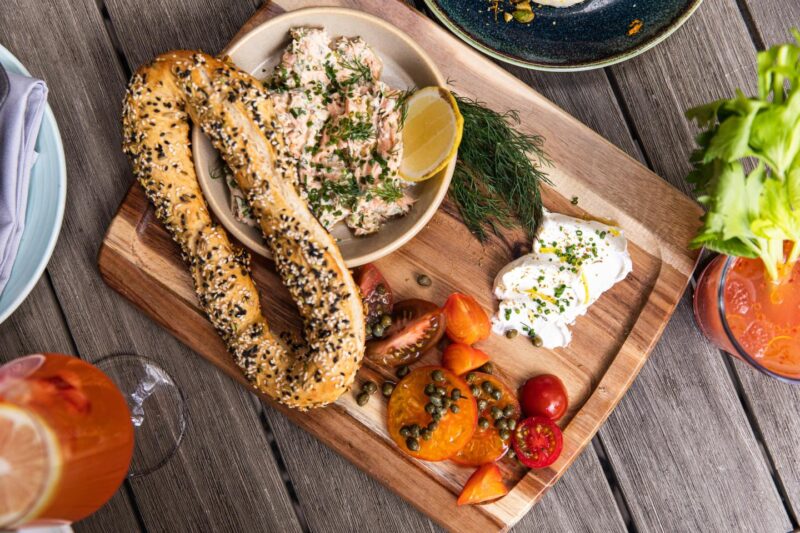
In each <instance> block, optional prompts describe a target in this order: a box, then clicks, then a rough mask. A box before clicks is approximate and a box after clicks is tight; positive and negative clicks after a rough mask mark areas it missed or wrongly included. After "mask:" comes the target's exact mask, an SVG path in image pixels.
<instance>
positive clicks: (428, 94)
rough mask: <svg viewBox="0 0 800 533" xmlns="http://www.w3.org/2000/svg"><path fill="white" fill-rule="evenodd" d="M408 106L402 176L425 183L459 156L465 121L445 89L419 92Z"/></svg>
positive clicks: (451, 96)
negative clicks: (457, 154)
mask: <svg viewBox="0 0 800 533" xmlns="http://www.w3.org/2000/svg"><path fill="white" fill-rule="evenodd" d="M406 105H407V108H406V119H405V123H404V125H403V160H402V161H401V162H400V176H402V178H403V179H405V180H408V181H424V180H426V179H428V178H431V177H433V176H434V175H435V174H436V173H437V172H439V171H440V170H442V169H443V168H444V167H446V166H447V165H448V164H449V163H450V161H452V160H453V158H454V157H455V156H456V153H457V152H458V145H459V144H460V143H461V133H462V130H463V129H464V119H463V118H462V116H461V113H459V111H458V104H456V100H455V98H453V95H452V94H450V91H448V90H447V89H445V88H444V87H426V88H424V89H420V90H419V91H417V92H415V93H414V94H413V95H411V97H410V98H409V99H408V102H407V104H406Z"/></svg>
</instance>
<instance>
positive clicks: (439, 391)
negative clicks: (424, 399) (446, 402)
mask: <svg viewBox="0 0 800 533" xmlns="http://www.w3.org/2000/svg"><path fill="white" fill-rule="evenodd" d="M436 395H437V396H441V397H442V398H444V397H445V396H447V389H445V388H444V387H436Z"/></svg>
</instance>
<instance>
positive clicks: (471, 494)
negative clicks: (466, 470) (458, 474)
mask: <svg viewBox="0 0 800 533" xmlns="http://www.w3.org/2000/svg"><path fill="white" fill-rule="evenodd" d="M506 494H508V488H507V487H506V484H505V483H503V474H502V473H501V472H500V468H499V467H498V466H497V465H496V464H495V463H488V464H485V465H483V466H482V467H480V468H479V469H477V470H476V471H475V473H473V474H472V475H471V476H470V477H469V479H468V480H467V483H466V484H465V485H464V488H463V489H462V490H461V494H460V495H459V496H458V505H473V504H476V503H484V502H488V501H491V500H496V499H498V498H502V497H503V496H505V495H506Z"/></svg>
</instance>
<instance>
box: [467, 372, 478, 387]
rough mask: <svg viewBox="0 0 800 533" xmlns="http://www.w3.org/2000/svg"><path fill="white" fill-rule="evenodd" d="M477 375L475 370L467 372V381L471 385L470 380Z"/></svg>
mask: <svg viewBox="0 0 800 533" xmlns="http://www.w3.org/2000/svg"><path fill="white" fill-rule="evenodd" d="M477 377H478V376H476V375H475V372H467V383H469V384H470V385H471V384H472V382H473V381H475V378H477Z"/></svg>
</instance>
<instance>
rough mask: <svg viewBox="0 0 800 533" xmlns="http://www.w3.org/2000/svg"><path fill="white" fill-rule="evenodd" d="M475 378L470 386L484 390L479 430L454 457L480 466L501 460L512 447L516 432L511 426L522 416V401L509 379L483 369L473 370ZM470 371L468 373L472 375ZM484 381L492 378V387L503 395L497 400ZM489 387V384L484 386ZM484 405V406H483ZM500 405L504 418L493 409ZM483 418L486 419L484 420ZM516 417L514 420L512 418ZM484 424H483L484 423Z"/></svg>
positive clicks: (479, 400) (479, 403) (461, 462)
mask: <svg viewBox="0 0 800 533" xmlns="http://www.w3.org/2000/svg"><path fill="white" fill-rule="evenodd" d="M470 374H471V375H472V377H473V379H472V382H471V383H467V384H468V385H470V386H473V385H474V386H475V387H477V388H478V390H480V394H478V396H476V397H475V400H476V401H477V402H478V410H479V412H478V422H479V423H478V428H477V429H476V430H475V434H474V435H473V436H472V439H470V441H469V442H468V443H467V445H466V446H464V447H463V448H461V450H460V451H459V452H458V453H457V454H455V455H454V456H453V461H455V462H457V463H459V464H462V465H471V466H479V465H482V464H485V463H490V462H492V461H497V460H498V459H500V458H502V457H503V456H504V455H505V454H506V452H507V451H508V447H509V439H508V437H509V436H510V435H511V433H513V428H512V427H509V423H510V424H511V425H512V426H514V427H516V424H517V420H518V419H519V414H520V412H519V404H518V403H517V398H516V396H515V394H514V392H513V391H512V390H511V389H509V388H508V387H507V386H506V385H505V383H503V382H502V381H500V380H499V379H498V378H497V377H496V376H493V375H491V374H484V373H482V372H470ZM470 374H468V375H470ZM484 382H489V383H490V384H491V386H492V389H495V390H498V391H500V399H499V400H496V399H495V397H494V396H493V395H492V393H490V392H487V389H488V387H487V386H486V385H484V384H483V383H484ZM484 387H486V388H484ZM481 406H483V409H480V407H481ZM495 409H499V410H500V411H501V412H502V413H503V414H502V416H501V417H500V418H497V419H496V418H494V416H492V412H493V411H494V412H495V413H496V412H497V411H496V410H495ZM481 418H483V419H484V420H485V421H486V422H481ZM501 419H502V420H505V422H502V423H498V422H497V420H501ZM511 420H513V422H510V421H511ZM496 423H497V426H502V427H504V429H505V430H506V431H507V432H508V433H507V434H506V435H505V436H506V437H507V438H506V439H503V438H502V437H501V436H500V431H501V428H500V427H497V426H496V425H495V424H496ZM482 425H483V426H484V427H481V426H482Z"/></svg>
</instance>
